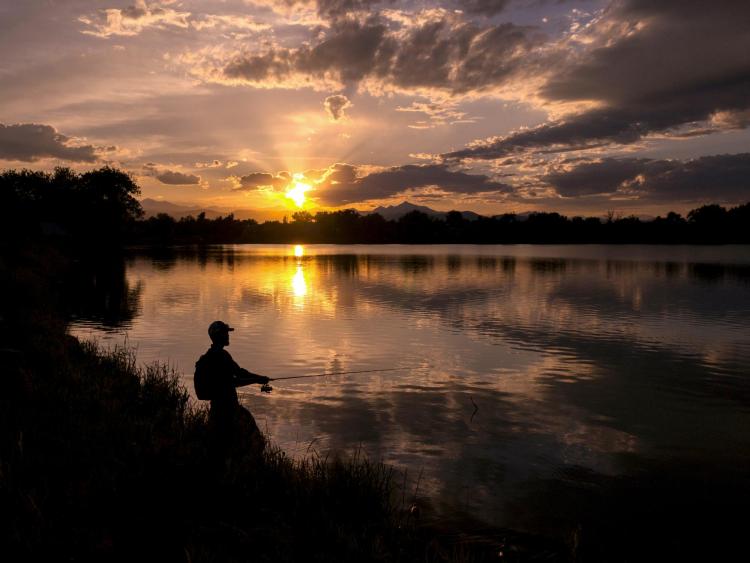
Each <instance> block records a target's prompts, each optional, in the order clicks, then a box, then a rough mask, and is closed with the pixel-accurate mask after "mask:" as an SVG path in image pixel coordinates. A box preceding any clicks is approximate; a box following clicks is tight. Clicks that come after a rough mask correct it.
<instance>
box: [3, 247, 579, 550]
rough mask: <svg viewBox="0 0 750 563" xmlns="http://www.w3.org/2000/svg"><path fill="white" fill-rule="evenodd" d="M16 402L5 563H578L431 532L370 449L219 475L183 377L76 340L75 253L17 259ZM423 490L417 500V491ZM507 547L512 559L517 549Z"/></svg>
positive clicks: (246, 455) (270, 460) (8, 257)
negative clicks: (70, 322)
mask: <svg viewBox="0 0 750 563" xmlns="http://www.w3.org/2000/svg"><path fill="white" fill-rule="evenodd" d="M6 250H7V251H6V252H4V253H3V255H2V259H1V260H2V262H1V263H0V280H1V282H2V287H1V288H0V289H2V295H3V296H4V302H3V309H2V318H1V319H0V331H1V333H0V337H1V338H2V342H3V345H2V352H1V354H2V358H1V360H2V363H3V368H4V369H3V371H4V374H3V377H2V387H3V388H2V395H1V398H0V402H1V403H2V404H0V430H1V432H2V440H1V443H0V456H1V457H0V518H2V527H1V530H2V531H0V537H1V538H2V546H3V554H4V556H10V558H9V559H5V557H4V559H5V560H19V561H29V560H73V561H80V560H92V561H111V560H117V561H119V560H123V561H124V560H161V561H303V560H304V561H417V560H418V561H466V560H469V561H482V560H495V561H496V560H505V561H526V560H537V559H538V558H539V557H541V558H542V559H547V560H549V558H552V559H555V560H567V559H570V558H571V557H572V554H573V553H574V552H573V551H570V549H569V547H570V546H565V545H558V544H553V543H549V544H548V543H547V542H544V541H541V540H538V539H529V538H525V537H523V536H521V535H518V534H510V533H505V532H502V531H497V530H495V531H492V532H491V533H488V534H485V535H484V536H483V537H481V538H476V537H473V538H470V537H467V536H465V535H463V534H461V533H460V532H458V531H457V530H455V529H453V530H450V531H444V530H438V529H437V528H435V527H434V526H425V525H423V524H421V522H420V517H419V515H418V513H417V512H416V511H412V510H409V508H410V505H411V499H410V497H411V494H410V492H409V491H404V490H401V489H399V483H400V477H399V476H398V475H396V474H394V471H393V470H392V469H390V468H388V467H387V466H384V465H382V464H380V463H373V462H371V461H369V460H367V459H365V458H363V457H361V456H358V455H356V453H355V454H354V455H352V456H350V457H346V458H336V459H321V458H319V457H315V456H313V457H311V458H308V459H306V460H304V461H294V460H291V459H289V458H288V457H287V456H286V455H285V454H284V452H282V451H279V450H278V449H276V448H274V447H268V448H267V449H266V450H265V451H264V452H262V453H260V454H258V453H257V452H252V451H246V452H237V454H236V455H235V456H234V457H233V459H231V460H229V461H228V462H227V463H225V464H223V465H222V466H221V467H219V468H217V467H216V465H215V464H212V463H211V461H210V459H209V457H208V451H209V443H208V431H207V413H206V410H205V409H204V408H198V407H195V406H194V405H192V404H191V402H190V400H189V395H188V393H187V392H186V390H185V389H184V388H182V387H181V386H180V385H179V383H178V379H177V377H176V374H174V373H172V372H171V371H170V370H169V369H168V368H166V367H164V366H159V365H154V366H151V367H147V368H139V367H137V366H136V364H135V361H134V355H133V354H131V353H129V352H128V351H126V350H120V351H102V350H100V349H97V347H96V346H94V345H92V344H89V343H81V342H79V341H78V340H76V339H75V338H73V337H71V336H69V335H67V334H66V324H65V321H64V318H63V316H62V315H61V314H60V310H61V306H62V304H61V300H64V296H62V295H61V290H60V287H63V286H64V282H63V280H64V278H65V275H66V274H65V272H66V270H67V269H68V268H69V266H70V261H69V259H67V258H65V257H64V256H63V255H62V254H61V253H59V252H56V251H54V250H52V249H50V248H49V247H44V246H36V247H30V248H26V249H24V251H20V250H17V249H16V250H11V249H6ZM412 493H413V491H412ZM501 552H502V555H501Z"/></svg>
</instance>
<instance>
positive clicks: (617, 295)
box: [73, 245, 750, 535]
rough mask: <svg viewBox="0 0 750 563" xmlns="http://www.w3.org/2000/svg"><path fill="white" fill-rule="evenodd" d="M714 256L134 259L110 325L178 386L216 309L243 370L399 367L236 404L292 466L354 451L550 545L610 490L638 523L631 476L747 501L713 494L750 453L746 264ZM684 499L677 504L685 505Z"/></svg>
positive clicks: (369, 252)
mask: <svg viewBox="0 0 750 563" xmlns="http://www.w3.org/2000/svg"><path fill="white" fill-rule="evenodd" d="M712 252H713V253H714V254H715V255H716V256H718V255H721V260H723V262H722V261H721V260H717V259H713V260H711V256H709V255H708V254H706V251H705V249H704V248H702V247H701V248H696V249H681V248H670V249H668V250H662V249H660V248H642V247H638V248H622V247H614V248H612V249H611V251H607V250H606V249H603V248H601V247H587V248H583V249H582V248H568V247H553V248H550V247H501V248H493V247H448V248H443V247H437V248H436V247H427V248H419V247H331V246H325V245H320V246H317V245H313V246H305V247H301V246H300V247H297V246H285V245H278V246H266V247H242V246H237V247H216V248H211V249H203V250H201V251H200V252H194V251H190V250H189V249H176V250H174V252H173V253H171V254H169V255H168V256H164V255H137V256H134V257H133V258H132V260H131V261H130V262H129V263H128V265H127V275H126V276H120V278H124V279H125V283H120V284H119V286H118V287H119V289H117V291H115V295H119V296H123V295H130V296H131V304H132V299H135V300H136V301H137V302H138V304H137V305H135V306H133V307H132V308H131V310H132V311H133V312H132V314H131V316H130V318H129V319H128V320H123V321H122V323H123V326H125V327H127V328H128V330H127V335H128V338H129V339H130V342H131V344H136V345H137V346H138V354H139V357H140V358H141V359H142V360H143V361H151V360H152V359H161V360H164V359H169V360H170V361H172V362H173V364H174V365H176V366H177V367H178V368H182V369H184V371H185V383H186V385H189V386H191V381H190V377H191V373H192V370H191V367H192V365H193V363H194V361H195V358H196V357H197V355H198V354H199V353H200V352H202V350H203V349H204V348H205V347H206V335H205V327H207V326H208V324H209V323H210V322H211V321H212V320H214V319H216V318H223V319H225V320H228V321H229V322H230V323H231V324H232V325H233V326H235V327H237V331H236V332H235V333H233V337H232V347H231V352H232V355H233V356H234V358H235V359H237V360H238V361H239V363H240V364H242V365H244V366H245V367H247V368H249V369H251V370H252V371H256V372H259V373H266V374H268V375H271V376H282V375H304V374H307V373H318V372H322V371H327V370H328V371H346V370H357V369H373V368H386V367H407V368H408V369H406V370H405V371H403V372H393V373H381V374H366V375H362V376H351V377H347V376H334V377H330V378H325V379H323V380H319V381H310V380H297V381H295V382H291V381H290V382H287V384H286V385H278V386H276V389H275V391H274V394H272V395H271V396H266V395H260V394H258V393H252V392H251V393H248V394H245V395H244V396H243V400H244V401H245V402H246V403H247V404H248V405H249V406H250V408H251V409H252V410H253V412H254V413H255V414H256V418H257V419H258V421H259V423H260V424H261V426H265V428H266V429H267V430H268V432H269V433H270V434H271V435H272V436H273V438H274V439H275V440H276V441H278V442H279V443H280V444H281V445H282V446H283V447H284V448H285V449H286V450H287V451H288V452H289V453H290V454H292V455H295V454H296V455H305V453H306V451H307V450H308V448H309V447H310V444H311V443H313V444H314V448H315V449H317V450H327V449H343V450H351V449H352V448H356V447H358V446H359V445H362V446H363V447H364V448H365V449H366V450H367V451H368V452H369V453H370V454H371V455H373V456H374V457H376V458H382V459H385V460H386V461H388V462H391V463H394V464H396V465H398V466H400V467H404V468H410V470H411V471H412V472H413V473H414V474H417V473H418V472H419V470H420V469H424V475H423V482H422V486H421V490H424V491H425V492H426V493H427V494H428V495H429V496H430V498H432V499H433V502H434V508H435V510H436V511H438V513H446V514H447V513H451V514H455V513H456V512H457V511H461V510H463V511H466V512H467V513H470V514H471V515H472V516H473V517H475V518H480V519H482V520H483V521H485V522H489V523H491V524H495V525H513V526H517V525H519V523H521V524H523V525H524V526H526V527H527V528H528V529H531V530H536V531H545V532H547V531H552V532H554V533H557V534H560V535H564V534H566V533H569V532H570V530H571V529H576V527H577V526H579V525H580V524H581V522H582V521H584V520H586V522H589V521H590V520H592V519H594V520H595V519H596V517H595V516H594V515H595V514H596V515H599V516H601V515H602V513H603V511H604V512H606V506H605V505H606V503H605V502H604V500H603V499H605V498H608V497H606V494H608V493H606V494H605V489H606V490H615V489H616V490H617V491H619V492H618V493H617V494H616V495H615V496H616V498H617V499H619V500H618V501H617V502H614V501H613V505H612V506H613V507H612V508H611V510H612V511H614V510H622V513H623V514H631V515H632V514H633V510H634V505H633V503H632V502H630V501H629V500H628V499H630V498H639V499H641V500H645V499H643V495H638V494H636V493H635V492H634V491H635V490H637V489H638V485H639V484H640V483H642V482H643V479H645V480H646V482H648V479H649V478H651V477H653V478H654V479H657V480H659V479H662V480H664V481H667V479H666V477H665V476H666V475H668V474H669V472H670V471H674V470H675V468H677V467H683V468H686V467H690V468H696V467H698V468H699V469H695V470H691V471H688V470H687V469H684V470H681V471H676V472H675V475H676V477H675V479H676V480H675V481H674V483H673V485H672V489H670V490H669V491H668V492H664V491H652V490H650V489H648V488H645V489H643V490H649V492H650V494H652V497H653V498H658V499H660V500H659V501H658V502H661V503H662V504H660V505H659V506H658V507H657V508H658V510H656V509H655V511H654V513H655V514H656V513H658V514H660V515H662V516H663V511H665V510H667V508H665V507H667V506H668V504H669V503H672V504H673V505H674V502H675V498H676V497H678V496H679V495H680V494H682V495H685V497H686V498H691V497H690V494H691V493H693V492H695V491H694V490H693V491H691V490H690V489H691V488H692V487H694V486H696V483H697V482H699V477H700V475H701V472H703V473H702V474H703V475H706V476H710V479H714V481H711V480H709V481H706V482H704V483H703V485H702V487H703V489H701V490H700V491H699V492H700V493H701V495H702V496H701V497H700V498H701V499H703V500H700V502H703V501H704V500H705V498H707V497H709V496H711V494H710V493H716V496H715V498H716V499H725V498H730V497H731V498H735V499H736V498H740V499H745V500H747V499H748V497H747V495H745V492H744V491H745V489H740V490H739V492H738V491H737V490H735V494H734V495H731V494H724V493H726V492H727V491H726V490H725V489H722V487H726V485H725V484H721V483H726V482H727V479H729V482H732V483H736V482H738V478H737V475H735V474H734V473H732V474H731V475H730V473H731V472H730V471H729V469H727V470H723V469H722V468H731V467H748V461H750V437H749V436H748V434H747V432H741V431H738V430H739V429H742V428H747V427H748V422H750V420H749V418H750V393H749V391H750V381H748V378H747V373H748V371H750V339H749V337H748V334H750V284H748V280H750V270H749V269H748V264H750V255H749V253H748V250H747V249H743V248H738V249H734V251H733V252H734V254H732V251H731V249H728V248H727V247H721V248H719V249H714V250H712ZM555 253H557V255H555ZM587 253H588V254H587ZM628 253H630V254H628ZM649 253H650V254H649ZM681 254H684V256H685V259H683V260H681V259H680V255H681ZM690 257H694V259H696V260H698V259H699V260H700V262H695V261H691V259H690ZM115 285H116V286H117V284H115ZM125 288H127V290H125ZM135 288H137V291H135V292H134V291H133V290H134V289H135ZM119 302H120V303H121V302H122V299H120V301H119ZM110 303H111V301H110ZM303 305H304V306H303ZM117 309H118V310H119V309H121V307H119V306H118V307H117ZM125 318H126V316H124V317H123V319H125ZM111 324H112V323H111V322H110V325H111ZM115 324H116V323H115ZM87 326H88V327H90V326H91V324H90V323H89V324H88V325H87ZM106 326H107V325H106V323H104V322H102V323H101V327H106ZM90 330H91V329H90V328H84V327H83V325H82V324H80V323H78V324H75V325H74V328H73V331H74V332H75V331H83V332H86V331H90ZM97 334H103V333H97ZM109 337H110V338H113V337H112V336H111V334H110V335H109ZM191 387H192V386H191ZM473 405H476V406H477V407H478V410H477V412H476V414H475V415H474V416H473V411H474V407H473ZM660 482H661V481H660ZM623 484H624V485H623ZM720 484H721V485H720ZM720 489H721V490H720ZM597 491H598V492H597ZM704 493H705V494H704ZM613 494H614V493H613ZM597 495H599V496H597ZM617 495H620V496H617ZM743 495H745V496H743ZM692 498H694V500H693V501H690V500H683V501H681V502H682V503H683V504H681V505H680V506H681V507H682V508H681V510H687V509H691V510H692V511H693V512H695V510H697V508H698V507H697V506H696V505H694V504H693V505H691V504H690V503H691V502H699V500H695V497H692ZM610 500H611V499H610ZM649 502H651V506H652V508H654V507H653V503H654V502H656V501H653V500H652V501H649ZM712 502H714V503H717V502H718V503H719V504H721V503H722V502H724V500H721V501H718V500H716V501H712ZM727 502H729V501H727ZM732 502H734V501H732ZM617 503H619V504H617ZM685 503H687V504H685ZM615 505H616V506H617V508H615ZM712 506H713V507H714V508H716V506H715V505H712ZM703 508H705V506H703ZM714 513H715V511H714ZM586 515H588V516H586ZM606 517H607V516H606V515H605V516H603V517H602V518H600V519H601V520H602V521H604V520H606ZM696 518H697V521H702V520H705V518H704V517H703V515H701V514H698V515H697V516H696ZM613 521H614V520H613ZM617 521H618V522H619V520H617ZM675 521H676V520H675ZM704 523H706V525H707V526H713V527H715V525H716V524H715V522H714V523H710V522H704ZM589 525H591V524H589V523H587V524H586V526H589ZM603 533H604V532H603ZM607 533H610V532H607ZM612 533H614V532H612ZM636 535H637V534H636Z"/></svg>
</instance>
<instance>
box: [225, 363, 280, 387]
mask: <svg viewBox="0 0 750 563" xmlns="http://www.w3.org/2000/svg"><path fill="white" fill-rule="evenodd" d="M229 358H230V361H231V362H232V379H233V381H234V386H235V387H244V386H245V385H252V384H253V383H257V384H259V385H265V384H266V383H268V382H269V381H271V380H270V379H269V378H267V377H266V376H264V375H258V374H257V373H253V372H251V371H247V370H246V369H245V368H241V367H240V365H239V364H238V363H237V362H235V361H234V359H233V358H232V357H231V356H229Z"/></svg>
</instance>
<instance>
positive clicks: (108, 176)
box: [0, 167, 750, 245]
mask: <svg viewBox="0 0 750 563" xmlns="http://www.w3.org/2000/svg"><path fill="white" fill-rule="evenodd" d="M139 194H140V189H139V187H138V185H137V184H136V183H135V182H134V181H133V180H132V178H130V176H128V175H127V174H126V173H124V172H122V171H119V170H117V169H115V168H111V167H104V168H101V169H99V170H93V171H91V172H86V173H82V174H78V173H75V172H73V171H71V170H70V169H67V168H57V169H56V170H55V171H54V172H53V173H45V172H35V171H28V170H21V171H15V170H9V171H6V172H4V173H2V174H0V204H2V208H3V209H4V210H5V220H4V222H3V223H4V227H5V228H6V229H8V230H9V231H10V232H12V233H14V234H19V233H21V234H26V235H33V234H36V235H40V234H41V235H45V234H46V235H51V236H59V237H62V238H65V237H68V238H71V239H74V240H78V241H84V242H90V243H102V242H112V241H117V242H121V243H130V244H148V245H170V244H219V243H342V244H361V243H362V244H381V243H382V244H388V243H408V244H438V243H471V244H503V243H505V244H512V243H665V244H675V243H749V242H750V229H748V228H747V225H750V203H746V204H744V205H738V206H736V207H731V208H725V207H723V206H720V205H717V204H711V205H703V206H701V207H698V208H696V209H693V210H692V211H690V212H689V213H688V214H687V215H686V216H685V217H683V216H681V215H680V214H678V213H675V212H670V213H668V214H667V215H666V216H664V217H662V216H659V217H657V218H655V219H653V220H649V221H646V220H641V219H639V218H638V217H635V216H629V217H620V216H617V215H615V213H613V212H610V213H608V215H607V217H606V218H604V219H602V218H599V217H578V216H576V217H566V216H564V215H561V214H559V213H554V212H552V213H546V212H537V213H531V214H530V215H528V216H525V217H522V216H518V215H516V214H513V213H507V214H503V215H496V216H493V217H481V216H480V217H479V218H477V219H473V220H470V219H466V218H464V217H463V215H462V214H461V213H460V212H458V211H450V212H448V213H447V214H446V215H445V217H444V218H443V217H431V216H429V215H427V214H425V213H422V212H420V211H412V212H410V213H407V214H406V215H404V216H402V217H401V218H399V219H397V220H386V219H385V218H384V217H382V216H381V215H379V214H361V213H359V212H358V211H356V210H354V209H345V210H340V211H320V212H317V213H315V214H312V213H309V212H306V211H300V212H296V213H294V214H293V215H292V217H291V220H286V219H285V220H284V221H266V222H265V223H258V222H257V221H254V220H252V219H245V220H239V219H235V217H234V216H233V215H231V214H230V215H227V216H225V217H218V218H216V219H209V218H207V217H206V216H205V214H204V213H200V214H199V215H198V216H197V217H193V216H188V217H184V218H181V219H175V218H173V217H171V216H170V215H167V214H163V213H162V214H158V215H156V216H155V217H150V218H147V219H144V218H143V210H142V209H141V206H140V203H139V202H138V200H137V199H136V198H137V196H138V195H139Z"/></svg>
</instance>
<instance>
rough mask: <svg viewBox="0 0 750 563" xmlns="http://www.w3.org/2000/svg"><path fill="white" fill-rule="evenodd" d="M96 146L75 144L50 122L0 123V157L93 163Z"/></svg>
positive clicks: (95, 158)
mask: <svg viewBox="0 0 750 563" xmlns="http://www.w3.org/2000/svg"><path fill="white" fill-rule="evenodd" d="M98 150H99V149H97V148H95V147H93V146H92V145H75V144H73V142H72V140H71V139H70V137H66V136H65V135H63V134H61V133H58V132H57V131H56V130H55V128H54V127H52V126H50V125H39V124H36V123H19V124H13V125H3V124H2V123H0V158H1V159H5V160H21V161H25V162H33V161H35V160H39V159H40V158H59V159H62V160H70V161H75V162H94V161H96V160H97V158H98V157H97V151H98Z"/></svg>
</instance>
